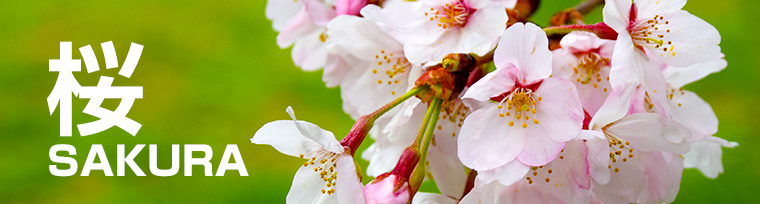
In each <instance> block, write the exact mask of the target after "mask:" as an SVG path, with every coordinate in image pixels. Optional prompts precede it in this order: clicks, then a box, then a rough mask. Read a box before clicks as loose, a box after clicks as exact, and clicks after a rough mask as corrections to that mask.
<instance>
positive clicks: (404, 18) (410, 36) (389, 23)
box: [361, 1, 445, 45]
mask: <svg viewBox="0 0 760 204" xmlns="http://www.w3.org/2000/svg"><path fill="white" fill-rule="evenodd" d="M427 11H430V7H426V6H425V5H423V4H422V2H419V1H417V2H407V1H394V2H392V3H390V2H386V4H384V5H383V8H382V9H381V8H380V7H378V6H375V5H367V6H366V7H364V8H363V9H362V10H361V14H362V16H364V17H365V18H367V19H370V20H373V21H375V22H377V23H378V25H379V26H380V27H381V28H382V29H383V30H385V31H386V32H388V34H390V35H391V36H393V37H394V38H396V39H397V40H398V41H400V42H401V43H402V44H405V45H406V44H409V43H414V44H430V43H433V42H436V40H437V39H438V37H440V36H441V34H443V33H444V32H445V30H444V29H443V28H441V27H439V26H438V24H437V23H436V22H434V21H430V19H429V17H427V16H425V12H427Z"/></svg>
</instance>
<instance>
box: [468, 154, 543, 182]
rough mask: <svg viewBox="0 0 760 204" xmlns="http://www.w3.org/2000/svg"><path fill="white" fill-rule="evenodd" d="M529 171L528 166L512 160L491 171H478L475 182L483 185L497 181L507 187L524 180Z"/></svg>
mask: <svg viewBox="0 0 760 204" xmlns="http://www.w3.org/2000/svg"><path fill="white" fill-rule="evenodd" d="M529 170H530V167H529V166H528V165H525V164H523V163H521V162H519V161H517V160H513V161H511V162H509V163H507V164H504V165H503V166H500V167H497V168H494V169H491V170H485V171H478V176H477V180H479V181H482V182H485V183H491V182H494V181H498V183H499V184H501V185H503V186H509V185H512V184H513V183H515V182H517V181H520V180H522V179H523V178H525V175H526V174H527V173H528V171H529Z"/></svg>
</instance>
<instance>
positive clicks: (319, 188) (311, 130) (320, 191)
mask: <svg viewBox="0 0 760 204" xmlns="http://www.w3.org/2000/svg"><path fill="white" fill-rule="evenodd" d="M286 111H287V112H288V114H289V115H290V117H291V118H292V119H293V120H278V121H273V122H270V123H267V124H265V125H264V126H262V127H261V129H259V130H258V131H256V134H254V136H253V137H252V138H251V142H252V143H255V144H267V145H271V146H272V147H274V148H275V149H276V150H277V151H280V152H281V153H283V154H287V155H290V156H294V157H300V158H304V159H307V160H306V162H304V163H303V165H302V166H301V167H300V168H299V169H298V171H297V172H296V175H295V177H294V178H293V184H292V185H291V187H290V192H288V196H287V198H286V201H287V203H364V197H363V193H362V189H363V187H362V183H361V181H360V180H359V178H358V176H357V172H356V166H355V163H354V160H353V156H351V155H350V153H349V152H347V151H346V149H345V148H344V147H343V146H342V145H341V144H340V142H338V140H337V139H335V136H334V135H333V133H332V132H330V131H327V130H324V129H322V128H320V127H319V126H317V125H314V124H312V123H309V122H306V121H300V120H296V117H295V114H294V112H293V109H292V108H291V107H289V106H288V108H287V109H286Z"/></svg>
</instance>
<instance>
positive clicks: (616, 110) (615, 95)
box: [589, 86, 635, 130]
mask: <svg viewBox="0 0 760 204" xmlns="http://www.w3.org/2000/svg"><path fill="white" fill-rule="evenodd" d="M634 91H635V87H633V86H628V87H623V89H622V90H619V91H615V90H613V91H612V93H610V95H608V96H607V99H606V100H605V101H604V104H602V106H601V107H599V111H597V112H596V114H594V116H593V117H592V118H591V122H589V129H592V130H601V129H602V127H604V126H607V125H608V124H610V123H612V122H613V121H616V120H619V119H620V118H623V117H624V116H625V115H626V114H627V113H628V109H629V107H630V106H631V95H633V92H634Z"/></svg>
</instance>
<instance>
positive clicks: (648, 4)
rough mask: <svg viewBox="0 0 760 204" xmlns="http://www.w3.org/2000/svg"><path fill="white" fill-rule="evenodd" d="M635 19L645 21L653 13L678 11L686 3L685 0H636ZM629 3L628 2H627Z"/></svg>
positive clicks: (668, 13)
mask: <svg viewBox="0 0 760 204" xmlns="http://www.w3.org/2000/svg"><path fill="white" fill-rule="evenodd" d="M633 3H634V4H636V11H637V12H636V21H637V22H639V21H646V20H649V19H651V18H654V16H655V15H660V16H665V15H670V14H672V13H675V12H678V11H680V10H681V8H683V6H684V5H686V0H667V1H662V0H636V1H633ZM629 5H630V4H629Z"/></svg>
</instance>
